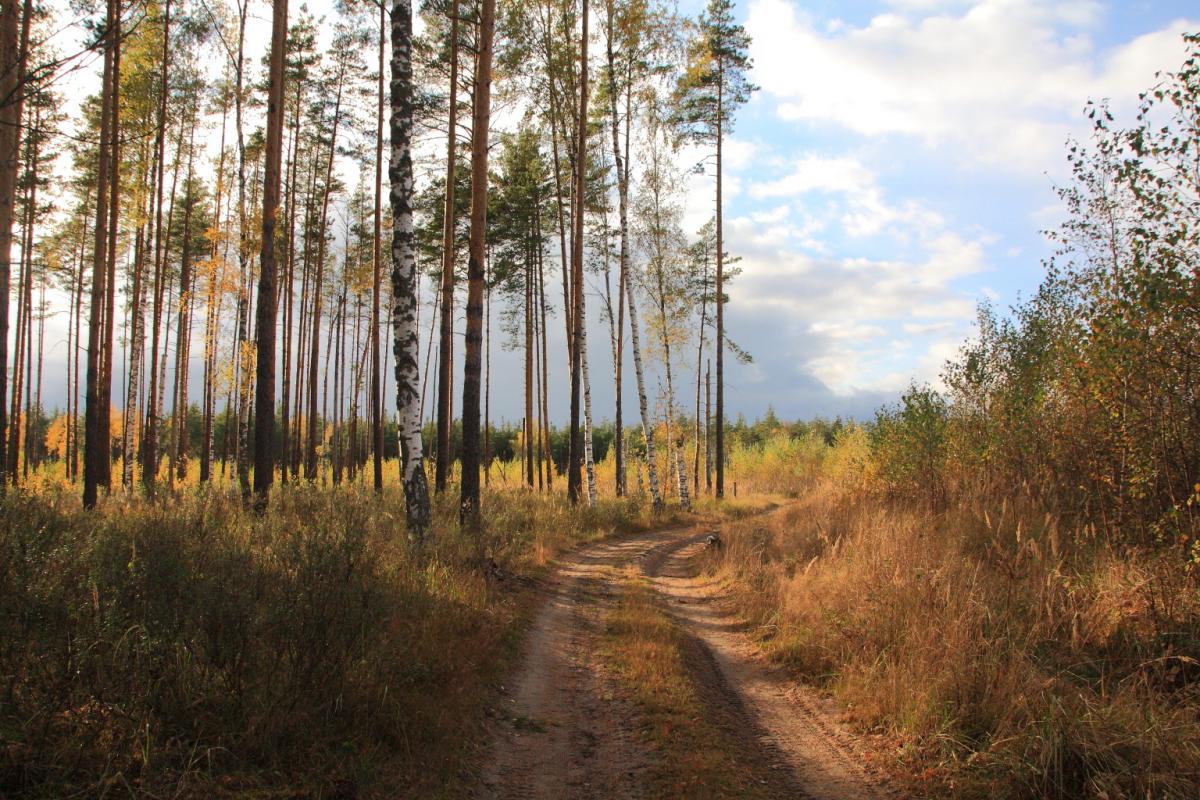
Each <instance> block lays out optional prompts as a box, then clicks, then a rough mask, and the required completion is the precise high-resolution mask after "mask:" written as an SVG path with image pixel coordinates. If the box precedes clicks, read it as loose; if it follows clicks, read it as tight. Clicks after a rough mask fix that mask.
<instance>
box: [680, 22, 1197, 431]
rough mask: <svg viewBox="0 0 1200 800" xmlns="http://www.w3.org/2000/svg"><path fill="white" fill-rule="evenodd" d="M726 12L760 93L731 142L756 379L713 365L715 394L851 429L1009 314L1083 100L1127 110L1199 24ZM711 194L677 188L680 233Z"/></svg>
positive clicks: (742, 297) (1049, 212) (740, 290)
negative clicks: (841, 422)
mask: <svg viewBox="0 0 1200 800" xmlns="http://www.w3.org/2000/svg"><path fill="white" fill-rule="evenodd" d="M698 5H699V4H693V3H688V4H685V5H684V7H683V8H681V10H683V11H685V12H688V13H694V11H695V9H696V7H697V6H698ZM738 15H739V17H740V18H741V19H742V20H743V21H744V23H745V25H746V27H747V30H748V32H749V33H750V34H751V36H752V37H753V39H754V43H753V46H752V48H751V52H752V55H753V57H754V61H755V69H754V74H753V80H754V82H755V83H757V84H759V85H760V86H761V91H760V92H759V93H758V94H757V95H756V96H755V98H754V99H753V101H752V102H751V103H750V104H749V105H747V106H746V107H745V108H744V109H743V110H742V111H741V113H740V114H739V116H738V119H737V127H736V130H735V132H734V134H733V137H732V139H731V141H730V145H729V165H728V166H729V169H728V183H727V187H726V194H727V198H728V199H727V203H726V209H725V214H726V220H727V223H726V228H727V231H728V234H727V235H728V239H729V245H728V246H729V249H730V250H731V251H732V252H733V253H734V254H736V255H739V256H741V257H742V258H743V261H742V264H741V266H742V267H743V268H744V274H743V275H742V276H741V277H740V278H738V280H737V282H736V283H735V284H734V285H733V286H731V289H730V291H731V296H732V297H731V299H732V302H731V304H730V306H729V330H730V332H731V335H732V336H733V337H734V339H735V340H736V341H738V342H739V343H741V344H743V345H744V346H746V347H747V348H748V349H749V350H750V351H751V352H752V353H753V355H754V357H755V363H754V364H753V365H750V366H731V367H730V368H729V372H728V384H729V388H728V389H727V392H728V397H729V400H728V402H729V404H730V407H731V411H732V412H733V413H735V414H736V413H738V412H744V413H745V414H746V415H747V416H751V417H753V416H756V415H757V414H758V413H760V412H761V411H762V410H763V409H765V408H766V406H767V405H768V404H770V405H773V406H774V407H775V409H776V411H778V412H779V413H780V414H781V415H784V416H787V417H810V416H813V415H815V414H822V415H834V414H842V415H855V416H865V415H868V414H870V413H871V411H872V410H873V409H874V408H875V407H876V406H877V405H878V404H879V403H880V402H882V401H886V400H889V399H891V398H894V397H895V396H896V394H897V392H898V391H899V390H901V389H902V388H903V387H904V386H905V385H906V384H907V383H908V382H909V381H910V380H914V379H915V380H918V381H931V382H936V379H937V376H938V373H939V371H940V368H941V365H942V363H943V362H944V361H945V359H946V358H947V357H949V356H950V355H952V354H953V353H954V351H955V350H956V348H957V347H958V345H959V344H960V343H961V342H962V341H963V339H964V338H965V337H966V336H968V335H969V333H970V331H971V326H972V322H973V319H974V314H975V306H976V304H977V302H978V301H979V300H981V299H984V298H988V299H991V300H993V301H994V302H995V303H996V304H997V305H998V306H1000V307H1002V308H1003V307H1007V306H1008V305H1009V304H1011V303H1013V302H1014V301H1016V300H1017V299H1018V297H1019V296H1021V295H1022V294H1025V295H1027V294H1028V293H1029V292H1030V291H1031V290H1032V289H1033V288H1034V287H1036V285H1037V283H1038V281H1039V280H1040V278H1041V275H1042V265H1041V259H1042V258H1043V257H1044V256H1046V255H1047V254H1048V248H1047V246H1046V244H1045V242H1044V239H1043V237H1042V236H1041V235H1040V233H1039V231H1040V230H1041V229H1045V228H1047V227H1052V226H1053V225H1054V224H1055V223H1056V221H1057V220H1059V219H1060V218H1061V210H1060V209H1059V207H1058V204H1057V201H1056V197H1055V195H1054V192H1053V186H1054V184H1055V183H1056V182H1062V181H1064V180H1065V178H1066V174H1065V169H1064V167H1065V159H1064V147H1063V143H1064V141H1065V140H1066V139H1067V137H1068V136H1085V135H1086V133H1087V127H1086V125H1085V124H1084V118H1083V115H1082V110H1083V107H1084V105H1085V103H1086V101H1087V100H1088V99H1089V98H1097V99H1098V98H1111V100H1112V102H1113V105H1114V107H1115V108H1116V110H1117V111H1118V113H1119V115H1120V114H1121V113H1125V114H1126V115H1128V112H1129V110H1130V109H1131V107H1132V105H1133V103H1134V102H1135V101H1136V95H1137V92H1138V91H1139V90H1141V89H1144V88H1146V87H1148V86H1150V85H1151V84H1152V83H1153V82H1154V75H1155V72H1156V71H1158V70H1169V69H1173V68H1175V67H1177V66H1178V65H1179V63H1180V62H1181V61H1182V57H1183V52H1184V48H1183V45H1182V42H1181V39H1180V33H1181V32H1182V31H1185V30H1190V31H1195V30H1200V13H1198V11H1197V9H1196V8H1195V7H1194V6H1193V5H1192V4H1186V3H1181V2H1153V3H1152V2H1132V3H1119V4H1118V3H1104V2H1087V1H1086V0H1081V1H1078V2H1044V1H1042V0H888V1H885V2H830V1H828V0H820V1H819V2H805V3H796V2H790V0H751V2H748V3H746V4H743V5H741V6H740V7H739V8H738ZM1127 118H1128V117H1127ZM709 183H710V182H709V181H707V180H705V179H703V178H699V177H698V178H695V179H693V181H692V194H691V197H690V198H689V204H688V214H687V219H688V220H689V223H690V224H691V227H695V226H697V225H698V224H699V223H700V222H701V221H703V219H705V218H706V217H707V215H708V214H709V213H711V200H710V199H709V198H708V192H709Z"/></svg>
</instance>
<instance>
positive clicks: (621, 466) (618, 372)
mask: <svg viewBox="0 0 1200 800" xmlns="http://www.w3.org/2000/svg"><path fill="white" fill-rule="evenodd" d="M615 8H616V3H614V2H612V0H610V2H609V3H608V5H607V9H608V48H607V53H608V102H609V108H608V116H609V128H610V130H611V133H612V151H613V169H614V170H615V171H616V173H617V204H618V219H619V223H620V226H621V233H620V236H621V243H620V248H621V249H620V253H619V256H618V262H617V296H618V297H617V330H616V334H615V336H614V344H613V371H614V373H615V374H614V376H613V391H614V394H615V401H616V411H615V414H614V422H613V446H614V448H615V452H614V456H615V463H616V491H617V497H624V496H625V492H626V485H625V428H624V420H623V419H622V416H623V415H622V405H623V398H622V387H621V378H622V369H623V366H624V356H625V353H624V350H625V301H624V297H625V280H626V277H625V276H626V271H625V270H626V265H627V264H628V262H629V254H628V245H629V216H628V204H629V173H628V167H627V161H626V160H625V159H624V158H622V154H621V136H620V128H621V124H620V118H619V116H618V114H617V100H618V97H619V93H618V91H617V63H616V54H615V52H614V51H613V39H614V38H615V37H616V30H615V20H614V17H615V16H616V15H615V14H614V11H615ZM627 93H628V94H631V93H632V89H630V88H628V87H627ZM628 115H629V108H628V103H627V108H626V122H627V124H628ZM626 135H628V128H627V129H626ZM605 230H606V234H605V235H606V236H607V221H606V224H605ZM604 257H605V264H607V263H608V252H607V248H606V250H605V256H604ZM609 314H610V315H611V314H612V306H611V303H610V304H609Z"/></svg>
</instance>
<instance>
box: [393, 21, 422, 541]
mask: <svg viewBox="0 0 1200 800" xmlns="http://www.w3.org/2000/svg"><path fill="white" fill-rule="evenodd" d="M412 39H413V33H412V3H411V0H394V2H393V3H392V81H391V90H392V109H391V110H392V118H391V134H392V152H391V162H390V164H389V165H388V179H389V181H390V184H391V201H392V303H393V307H392V337H393V345H392V352H393V354H394V355H395V357H396V367H395V370H396V410H397V418H398V422H399V437H400V470H401V480H402V481H403V483H404V502H405V508H406V511H407V517H408V530H409V535H410V536H412V537H413V538H414V539H416V540H417V541H421V540H422V539H423V538H424V537H425V534H426V532H427V531H428V529H429V487H428V485H427V484H426V478H425V468H424V465H423V464H422V452H421V394H420V392H421V375H420V364H419V361H418V359H419V358H420V346H419V342H418V338H417V258H416V242H415V240H414V237H413V209H412V204H413V164H412V146H411V142H412V128H413V73H412V54H413V52H412V51H413V47H412V45H413V42H412Z"/></svg>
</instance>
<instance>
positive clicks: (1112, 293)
mask: <svg viewBox="0 0 1200 800" xmlns="http://www.w3.org/2000/svg"><path fill="white" fill-rule="evenodd" d="M1190 41H1191V44H1192V48H1193V49H1192V54H1191V58H1190V59H1189V60H1188V61H1187V62H1186V63H1185V65H1184V67H1183V68H1182V69H1181V71H1180V72H1179V74H1178V75H1174V76H1168V77H1166V78H1165V79H1164V80H1163V82H1162V84H1161V85H1159V86H1157V87H1155V88H1154V89H1153V90H1151V91H1149V92H1147V93H1146V94H1145V95H1144V96H1143V97H1142V107H1141V112H1140V114H1139V117H1138V120H1137V122H1136V124H1135V125H1134V126H1133V127H1132V128H1129V129H1118V128H1117V127H1115V125H1114V122H1113V119H1112V117H1111V116H1110V115H1109V113H1108V111H1107V109H1106V108H1105V107H1104V106H1092V107H1089V111H1088V113H1089V116H1090V117H1091V119H1092V120H1093V122H1094V125H1095V128H1094V134H1093V137H1092V140H1091V142H1089V143H1077V144H1073V145H1071V147H1070V162H1071V165H1072V168H1073V171H1074V181H1073V182H1072V183H1071V184H1070V185H1069V186H1067V187H1065V188H1063V189H1062V190H1061V192H1060V194H1061V196H1062V200H1063V202H1064V205H1065V206H1066V208H1067V209H1068V212H1069V216H1068V219H1067V222H1066V223H1065V224H1064V225H1063V226H1062V228H1061V229H1060V230H1059V231H1057V232H1056V233H1055V234H1053V236H1054V238H1055V239H1056V240H1057V241H1058V242H1059V243H1060V245H1061V248H1060V250H1059V253H1058V255H1056V257H1055V258H1054V259H1053V260H1052V262H1051V263H1050V265H1049V270H1048V275H1047V277H1046V279H1045V281H1044V283H1043V284H1042V286H1041V287H1040V288H1039V290H1038V292H1037V293H1036V294H1035V295H1034V296H1033V297H1032V298H1030V299H1029V300H1028V301H1027V302H1025V303H1023V304H1021V305H1019V306H1018V307H1016V308H1014V309H1013V310H1012V313H1011V314H1007V315H1001V314H998V313H997V312H995V311H994V310H992V309H990V308H988V307H984V308H983V309H981V311H980V316H979V331H978V335H977V336H976V338H974V339H973V340H972V341H970V342H968V343H967V344H966V346H965V347H964V348H963V350H962V352H961V353H960V355H959V356H958V357H957V358H956V359H954V360H952V361H951V362H950V363H949V364H948V365H947V367H946V370H945V373H944V376H943V384H944V386H945V391H935V390H934V389H932V388H929V387H922V386H914V387H912V388H911V389H910V390H909V391H908V392H907V393H906V394H905V395H904V397H903V399H902V401H901V402H900V403H899V404H898V405H896V406H893V407H890V408H887V409H884V410H883V411H881V412H880V413H879V415H878V417H877V418H876V419H875V420H874V421H873V422H872V423H870V424H867V425H864V426H861V427H846V428H843V429H842V430H840V431H838V432H836V435H835V436H834V437H833V438H832V440H831V439H830V438H829V437H821V438H817V437H813V436H806V435H803V434H800V435H788V431H787V430H786V428H784V427H781V428H780V431H781V437H780V438H779V439H774V440H771V441H770V442H769V443H768V444H766V445H765V447H764V450H763V453H762V455H761V456H760V457H758V458H757V460H756V463H757V464H761V465H762V466H763V472H762V473H758V472H757V471H756V470H752V471H751V472H752V473H753V474H755V475H757V478H758V480H759V481H761V482H763V483H766V484H768V485H769V484H772V483H773V482H775V481H777V480H778V479H779V475H780V473H781V470H782V469H783V467H782V466H781V465H784V464H786V465H787V469H788V474H789V476H791V477H799V478H800V479H801V480H802V481H803V483H804V484H805V486H806V488H805V489H804V490H803V491H802V492H801V493H800V496H801V498H802V499H801V500H800V502H799V503H797V504H796V505H793V506H790V507H789V508H787V509H786V510H784V511H782V512H781V513H779V514H776V515H774V516H772V517H770V518H765V519H756V520H749V521H745V522H743V523H735V524H733V525H731V526H729V527H728V531H727V534H726V536H725V538H726V546H725V548H724V550H723V553H722V554H721V555H720V556H719V557H716V558H715V559H714V560H713V561H712V563H711V564H710V567H711V569H713V570H715V571H717V572H719V573H720V574H722V575H723V576H725V577H727V578H728V579H730V581H731V584H732V586H733V587H735V593H736V596H737V599H738V602H739V604H740V605H741V607H742V608H744V609H745V610H747V611H748V612H749V614H750V616H751V617H752V618H753V620H754V622H755V623H756V624H757V626H758V627H757V631H758V635H759V637H760V639H761V640H762V643H763V646H764V647H765V648H766V649H767V651H768V652H769V653H770V654H771V655H772V656H773V657H774V658H776V659H778V660H779V661H781V662H784V663H786V664H789V665H791V666H792V667H793V668H794V669H795V670H796V671H797V672H798V673H799V674H800V675H802V676H804V677H805V678H806V679H808V680H813V681H816V682H819V683H821V684H823V685H825V686H827V687H828V688H829V689H830V690H831V691H832V692H833V693H834V694H835V695H836V696H837V697H838V698H840V699H841V700H842V701H843V702H844V703H845V704H846V705H847V706H848V707H849V709H850V711H851V713H852V715H853V716H854V717H856V718H857V720H858V721H859V723H860V724H861V725H863V726H866V727H870V728H874V729H877V730H880V731H883V732H886V733H890V734H892V735H894V736H895V737H896V740H897V742H898V749H897V753H896V756H897V759H898V760H899V762H900V763H902V764H903V765H905V767H906V768H907V769H908V770H909V771H912V772H915V773H917V774H918V775H919V776H921V777H923V778H924V779H925V780H926V781H927V784H928V787H929V790H930V791H933V792H938V791H940V792H942V793H944V794H946V795H948V796H955V797H971V796H980V797H982V796H989V797H994V796H1002V797H1031V798H1032V797H1052V798H1076V797H1098V798H1099V797H1103V798H1116V797H1156V798H1190V797H1196V796H1198V795H1200V505H1198V504H1200V449H1198V448H1200V370H1197V364H1198V363H1200V353H1198V352H1197V343H1198V342H1200V329H1198V327H1197V320H1198V317H1197V310H1198V309H1200V272H1197V269H1198V267H1197V264H1198V263H1200V262H1198V261H1197V254H1198V253H1200V238H1198V237H1200V227H1198V226H1197V224H1196V223H1197V220H1198V217H1200V213H1198V212H1200V210H1198V208H1197V205H1196V196H1197V195H1196V190H1197V184H1196V182H1195V173H1194V169H1195V153H1196V147H1197V145H1198V144H1200V127H1198V122H1197V118H1196V115H1195V109H1196V108H1197V105H1198V102H1200V41H1198V40H1197V39H1195V38H1192V39H1190ZM741 457H742V458H750V456H749V454H742V456H741ZM745 480H747V481H750V480H751V478H750V477H747V478H745Z"/></svg>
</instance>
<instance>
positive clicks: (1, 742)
mask: <svg viewBox="0 0 1200 800" xmlns="http://www.w3.org/2000/svg"><path fill="white" fill-rule="evenodd" d="M2 4H3V5H2V16H0V62H2V63H0V70H2V73H0V295H3V298H4V301H2V302H0V479H2V480H0V798H7V797H13V798H51V797H79V798H84V797H123V796H130V797H147V798H151V797H155V798H156V797H173V798H192V797H196V798H199V797H255V798H273V797H279V798H284V797H288V798H292V797H306V798H309V797H311V798H349V797H384V796H386V797H396V796H399V797H414V798H426V797H471V798H477V797H487V798H518V797H522V798H523V797H544V798H550V797H554V798H560V797H563V796H566V797H578V798H601V797H604V798H609V797H652V798H657V797H664V798H665V797H671V798H674V797H678V798H693V797H695V798H722V797H764V798H783V797H796V796H805V797H813V798H820V799H822V800H849V799H850V798H860V797H861V798H874V797H878V798H884V797H896V796H904V797H967V798H971V797H980V798H982V797H995V796H1000V797H1014V798H1075V797H1094V798H1110V799H1111V798H1125V797H1128V798H1134V797H1138V798H1145V797H1154V798H1191V797H1195V796H1197V793H1198V792H1200V516H1198V515H1200V349H1198V348H1200V313H1198V310H1200V170H1198V168H1197V164H1198V161H1197V159H1198V158H1200V115H1198V114H1197V109H1198V108H1200V35H1187V36H1185V37H1184V44H1185V46H1186V48H1187V57H1186V60H1185V61H1184V62H1183V63H1182V64H1181V65H1178V66H1177V68H1175V69H1173V71H1170V72H1163V73H1161V74H1160V75H1159V77H1158V79H1157V83H1155V84H1154V85H1153V86H1150V87H1148V88H1147V89H1146V90H1145V91H1144V92H1143V93H1141V94H1140V95H1139V96H1138V97H1137V98H1136V101H1137V111H1136V115H1135V117H1134V118H1133V119H1132V120H1131V121H1126V120H1125V119H1124V118H1123V117H1121V118H1119V117H1118V115H1117V114H1115V113H1114V112H1113V111H1112V109H1111V108H1110V105H1109V103H1107V102H1104V101H1094V102H1088V104H1087V106H1086V110H1085V114H1084V117H1085V121H1086V125H1087V127H1088V130H1089V133H1088V135H1087V136H1086V137H1084V138H1081V139H1078V140H1076V139H1071V140H1070V141H1069V142H1068V143H1067V146H1066V152H1065V159H1066V162H1067V165H1068V170H1069V180H1068V181H1066V182H1065V183H1063V184H1061V185H1057V186H1056V188H1055V192H1056V195H1057V200H1058V201H1059V204H1060V207H1061V209H1062V211H1063V218H1062V219H1061V220H1060V222H1059V223H1058V224H1056V225H1055V226H1053V227H1051V228H1050V229H1049V230H1048V232H1047V233H1046V236H1047V237H1048V239H1049V241H1050V243H1051V246H1052V248H1053V255H1052V256H1050V257H1049V258H1048V259H1046V261H1045V263H1044V270H1043V273H1042V274H1043V277H1042V279H1041V283H1040V285H1038V286H1037V287H1036V289H1035V290H1034V292H1033V293H1032V294H1031V295H1029V296H1028V297H1026V298H1025V299H1022V300H1019V301H1018V302H1016V303H1015V304H1013V305H1012V306H1011V307H1003V308H1001V307H997V306H996V305H994V304H992V303H991V302H989V301H987V300H982V301H980V303H979V306H978V313H977V320H976V323H975V326H974V328H973V333H972V334H971V336H970V338H968V339H967V340H966V341H965V342H963V343H962V344H961V346H960V347H959V348H958V349H957V350H956V351H955V353H954V354H953V355H952V356H951V357H950V358H949V360H947V361H946V362H945V364H944V365H943V366H942V368H941V371H940V375H939V377H938V379H937V380H936V382H923V381H918V380H914V381H913V382H912V383H911V384H910V385H909V386H908V388H907V389H906V390H905V391H903V392H902V393H897V394H896V399H895V401H894V402H892V403H890V404H886V405H884V406H883V407H881V408H880V409H879V410H878V412H877V413H876V414H875V416H874V417H873V418H869V419H854V418H852V416H851V415H846V416H839V417H836V418H835V419H826V418H821V417H818V416H814V417H812V418H811V419H809V420H807V421H801V420H791V419H782V418H781V417H780V416H779V415H778V414H777V413H776V411H775V410H774V408H771V407H768V408H762V409H758V417H757V419H755V420H754V421H748V420H747V419H746V417H745V415H744V412H743V411H742V409H741V407H740V406H737V405H736V403H737V401H736V400H732V401H730V400H727V390H729V392H730V393H732V396H733V397H737V395H736V391H737V389H738V387H737V386H736V385H734V384H732V383H731V382H730V381H729V380H728V379H727V375H728V372H729V369H728V368H729V367H730V365H740V366H747V365H750V364H752V363H753V362H754V357H755V353H754V352H753V350H752V346H743V345H741V344H739V343H738V337H739V331H738V330H733V331H730V330H729V328H728V326H727V324H726V318H727V306H728V305H729V304H730V303H731V302H733V301H732V300H731V293H730V288H731V286H732V287H734V288H735V289H736V287H737V286H738V285H739V282H738V280H737V279H738V277H739V276H740V275H742V267H741V266H739V264H740V263H741V259H740V258H739V255H738V254H737V253H736V252H731V250H730V247H729V242H728V239H729V237H728V236H727V235H726V233H727V226H726V220H725V214H724V211H725V209H726V206H727V205H728V201H729V193H730V192H731V191H733V192H736V191H739V189H738V184H737V183H736V181H735V182H734V183H733V189H730V188H729V187H728V186H727V170H728V166H727V161H728V158H729V155H728V151H727V148H728V146H729V141H730V137H731V136H732V135H733V134H734V132H735V130H736V122H737V120H738V114H739V112H741V111H743V110H744V109H745V107H746V106H747V105H748V104H749V103H751V102H752V100H753V98H754V97H755V95H756V92H758V91H759V87H758V86H756V85H755V72H754V62H753V59H752V58H751V45H752V40H751V38H750V35H749V34H748V33H747V30H746V27H745V26H744V25H743V24H742V23H741V22H739V20H740V19H741V18H742V14H741V12H740V10H739V9H738V8H737V7H736V6H735V5H734V3H733V2H732V0H708V2H707V3H706V4H705V6H704V8H703V9H702V10H700V11H698V12H697V13H696V14H694V15H690V16H689V15H687V14H683V13H681V12H680V11H679V9H678V8H676V7H675V6H674V5H673V4H670V3H667V2H663V0H601V1H600V2H598V3H595V2H591V0H511V1H510V2H503V3H497V2H496V0H427V2H424V3H421V4H419V6H418V7H416V8H414V7H413V5H412V3H411V0H394V1H393V2H391V3H383V2H365V0H338V2H336V3H333V4H323V3H322V4H320V7H319V8H317V7H316V6H315V5H314V7H313V8H310V7H309V6H308V5H304V4H302V5H300V6H299V7H298V8H297V7H294V6H293V7H291V8H289V4H288V0H272V2H270V3H264V2H254V3H252V2H251V1H250V0H232V2H228V1H227V0H105V2H99V1H98V0H81V1H80V2H74V1H73V2H71V3H70V4H60V3H55V2H35V0H2ZM1085 101H1086V98H1082V97H1081V98H1079V102H1080V103H1083V102H1085ZM693 178H699V179H700V180H699V182H697V181H696V180H693ZM697 185H700V186H703V187H704V190H705V192H706V196H705V197H704V199H703V205H704V207H705V208H706V209H710V211H711V213H706V217H707V219H706V221H705V222H704V223H703V224H702V225H701V226H700V227H699V228H698V229H696V230H688V229H687V225H686V223H685V220H686V219H688V218H689V216H688V215H687V214H685V206H687V205H688V203H689V202H693V201H694V198H689V196H688V194H689V192H691V191H694V187H695V186H697ZM709 193H710V194H711V196H709ZM747 275H749V272H747ZM589 335H590V336H591V338H592V345H591V347H590V348H589V346H588V338H589ZM597 336H598V337H599V338H600V339H601V341H600V342H599V343H597V342H596V341H595V339H596V337H597ZM494 359H495V360H496V361H497V363H499V364H503V365H506V366H503V367H496V368H494V365H493V360H494ZM730 359H732V361H730ZM512 364H519V365H520V368H519V369H512V368H510V367H511V365H512ZM600 396H603V398H605V399H604V400H603V401H602V402H601V401H599V400H597V402H593V400H594V397H596V398H598V397H600ZM627 397H630V398H635V400H636V405H635V406H634V407H630V404H629V403H627V402H625V401H626V398H627ZM513 408H517V409H519V414H518V415H516V418H515V419H511V418H509V415H508V414H506V413H500V412H499V411H498V409H513ZM610 412H611V413H610Z"/></svg>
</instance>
